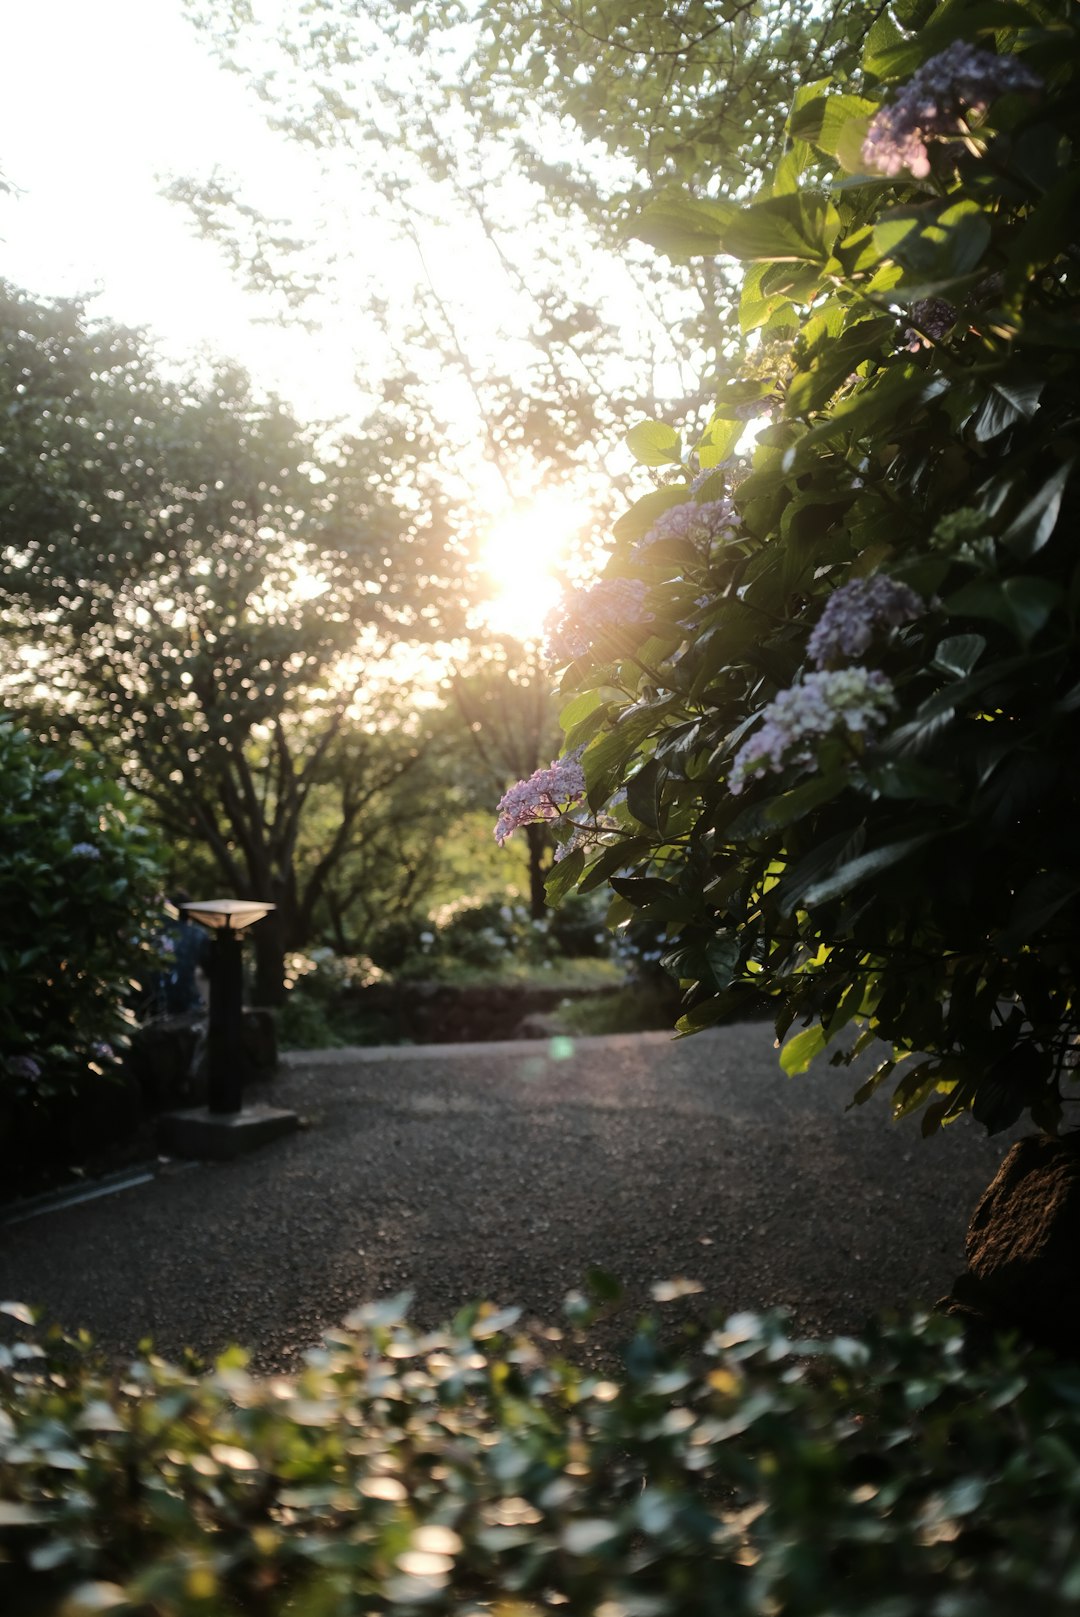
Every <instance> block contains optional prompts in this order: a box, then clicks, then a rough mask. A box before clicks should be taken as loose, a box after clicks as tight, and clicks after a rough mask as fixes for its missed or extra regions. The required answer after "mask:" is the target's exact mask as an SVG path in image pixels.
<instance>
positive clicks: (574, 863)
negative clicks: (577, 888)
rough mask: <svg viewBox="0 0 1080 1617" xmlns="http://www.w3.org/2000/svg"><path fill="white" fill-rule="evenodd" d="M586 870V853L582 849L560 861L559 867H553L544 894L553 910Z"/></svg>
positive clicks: (577, 849) (545, 883) (548, 875)
mask: <svg viewBox="0 0 1080 1617" xmlns="http://www.w3.org/2000/svg"><path fill="white" fill-rule="evenodd" d="M584 869H585V851H584V849H582V848H575V849H574V851H573V853H568V854H567V855H566V858H565V859H560V860H559V863H558V864H557V865H552V867H551V869H550V870H549V871H548V874H547V880H546V881H545V882H544V894H545V896H546V898H547V901H548V903H549V904H550V905H552V907H553V908H557V907H558V905H559V904H561V903H562V901H563V899H564V898H565V897H566V895H567V893H568V892H569V891H570V889H571V888H572V887H573V886H574V885H575V883H576V882H577V879H578V877H579V876H580V875H581V872H582V871H583V870H584Z"/></svg>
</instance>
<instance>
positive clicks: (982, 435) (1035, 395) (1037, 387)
mask: <svg viewBox="0 0 1080 1617" xmlns="http://www.w3.org/2000/svg"><path fill="white" fill-rule="evenodd" d="M1045 386H1046V378H1045V376H1027V377H1024V376H1014V375H1009V376H1002V377H997V378H996V379H995V380H994V381H992V382H991V383H990V384H989V386H988V388H987V390H986V397H985V398H984V399H983V402H982V404H981V405H980V407H979V409H978V410H977V411H976V413H975V415H974V417H973V418H972V421H971V424H970V428H969V430H970V432H971V433H972V435H973V437H974V438H975V439H976V441H977V442H978V443H989V442H990V440H991V439H992V438H997V437H998V436H999V435H1000V434H1001V433H1003V432H1004V431H1005V430H1006V428H1008V427H1011V426H1014V425H1015V423H1016V422H1017V421H1030V420H1031V418H1032V416H1033V415H1034V414H1035V411H1036V410H1037V409H1038V408H1039V398H1040V396H1041V394H1042V391H1043V389H1044V387H1045Z"/></svg>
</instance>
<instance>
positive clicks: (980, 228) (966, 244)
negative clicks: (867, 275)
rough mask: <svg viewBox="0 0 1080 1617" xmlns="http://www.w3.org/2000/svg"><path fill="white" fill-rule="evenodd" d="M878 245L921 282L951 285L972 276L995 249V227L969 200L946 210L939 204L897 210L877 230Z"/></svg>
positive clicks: (877, 226) (875, 228) (965, 199)
mask: <svg viewBox="0 0 1080 1617" xmlns="http://www.w3.org/2000/svg"><path fill="white" fill-rule="evenodd" d="M874 243H875V245H876V247H877V248H878V250H879V252H880V253H881V256H882V257H883V258H891V259H893V260H894V261H895V262H896V263H898V264H901V265H902V266H903V268H904V270H905V271H908V272H910V273H912V274H914V275H915V276H917V277H918V278H919V279H920V280H922V281H941V282H947V281H950V280H954V279H956V278H957V277H959V276H962V275H967V274H968V273H969V272H970V271H972V270H974V269H975V268H976V267H977V266H978V265H979V264H980V263H981V261H982V257H983V254H984V253H985V252H986V249H987V247H988V246H989V244H990V221H989V219H988V218H987V217H986V215H985V214H984V212H983V210H982V208H981V207H980V206H979V204H978V203H977V202H975V201H973V200H972V199H971V198H970V197H965V198H964V199H963V200H962V201H960V202H954V203H952V204H951V205H950V206H948V207H945V208H942V207H940V205H939V204H938V203H936V202H935V203H932V204H930V205H926V204H923V205H922V206H920V207H917V208H896V209H894V210H893V212H892V213H889V214H886V215H885V217H884V219H882V220H881V221H880V222H879V223H877V224H875V226H874Z"/></svg>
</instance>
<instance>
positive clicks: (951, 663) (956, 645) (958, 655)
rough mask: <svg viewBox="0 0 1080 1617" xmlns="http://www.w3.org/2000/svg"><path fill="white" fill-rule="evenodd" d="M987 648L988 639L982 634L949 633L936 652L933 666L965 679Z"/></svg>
mask: <svg viewBox="0 0 1080 1617" xmlns="http://www.w3.org/2000/svg"><path fill="white" fill-rule="evenodd" d="M985 650H986V640H985V638H984V636H983V635H981V634H952V635H947V636H946V638H945V639H944V640H942V641H941V642H940V643H939V645H938V648H937V650H936V651H935V652H934V660H933V664H932V666H933V667H934V668H940V669H941V670H942V672H943V673H946V674H956V675H958V676H959V677H960V678H961V679H963V678H966V676H967V675H968V674H970V673H971V670H972V669H973V668H974V667H975V664H976V663H977V662H978V660H979V658H980V657H981V656H982V654H983V652H984V651H985Z"/></svg>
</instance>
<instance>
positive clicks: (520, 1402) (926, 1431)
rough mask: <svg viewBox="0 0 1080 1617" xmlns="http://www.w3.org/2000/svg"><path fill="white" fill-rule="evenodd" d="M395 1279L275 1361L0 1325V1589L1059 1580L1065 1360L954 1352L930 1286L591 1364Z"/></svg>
mask: <svg viewBox="0 0 1080 1617" xmlns="http://www.w3.org/2000/svg"><path fill="white" fill-rule="evenodd" d="M685 1287H686V1283H682V1286H681V1287H680V1284H679V1283H678V1282H674V1283H671V1284H670V1285H668V1286H666V1287H657V1288H656V1295H657V1297H658V1299H666V1298H670V1297H672V1296H675V1295H677V1294H678V1293H679V1292H680V1290H681V1289H685ZM404 1301H405V1299H394V1300H391V1301H389V1302H387V1303H381V1304H377V1305H373V1306H371V1307H368V1308H365V1309H362V1310H360V1311H359V1313H358V1314H357V1315H355V1316H354V1317H353V1318H352V1319H351V1320H350V1322H349V1324H348V1327H347V1328H345V1329H342V1330H341V1331H339V1332H334V1333H332V1334H331V1335H330V1336H328V1337H327V1338H326V1340H325V1343H324V1345H323V1346H322V1347H321V1348H320V1349H318V1350H317V1351H314V1352H312V1353H310V1354H309V1355H308V1357H307V1363H306V1368H305V1369H304V1370H303V1371H302V1372H301V1373H300V1375H299V1376H297V1377H296V1378H294V1379H289V1380H285V1379H276V1380H270V1381H258V1380H256V1379H254V1378H253V1377H251V1376H250V1375H249V1374H248V1373H247V1372H246V1371H245V1369H244V1359H243V1355H242V1354H240V1353H238V1352H231V1353H229V1354H227V1355H225V1356H224V1358H223V1359H222V1360H220V1361H219V1364H218V1367H217V1369H216V1371H215V1372H214V1373H213V1374H212V1375H209V1376H205V1377H198V1376H195V1375H192V1374H189V1373H185V1372H183V1371H181V1370H178V1369H174V1368H171V1367H169V1366H168V1365H166V1364H164V1363H163V1362H162V1361H161V1360H159V1359H156V1358H153V1357H151V1356H143V1357H141V1358H140V1359H139V1360H138V1361H137V1362H136V1363H135V1364H134V1365H133V1366H131V1367H130V1368H129V1369H128V1370H127V1371H126V1372H125V1373H123V1374H122V1375H119V1376H110V1375H108V1374H104V1373H102V1372H101V1371H100V1370H96V1369H95V1368H93V1366H92V1363H91V1361H90V1359H89V1356H88V1353H87V1350H86V1348H85V1347H84V1346H81V1345H76V1344H73V1343H71V1342H70V1341H67V1340H65V1339H63V1338H62V1337H60V1336H59V1335H58V1334H55V1335H52V1336H48V1335H46V1336H45V1337H43V1338H39V1339H38V1341H39V1345H32V1344H28V1343H21V1344H20V1345H19V1346H18V1347H16V1348H14V1349H13V1350H8V1349H4V1350H3V1353H2V1358H3V1364H2V1366H0V1557H2V1559H0V1602H2V1609H3V1610H4V1611H5V1612H10V1613H12V1614H16V1613H17V1614H18V1617H30V1614H32V1613H33V1614H40V1617H45V1614H49V1613H55V1614H56V1617H60V1614H61V1613H64V1614H67V1617H71V1614H73V1613H76V1612H89V1611H94V1612H108V1611H115V1612H117V1613H118V1614H119V1613H124V1612H127V1613H129V1614H132V1617H133V1614H135V1613H138V1614H139V1617H188V1614H191V1617H196V1614H199V1617H202V1614H207V1617H209V1614H213V1617H225V1614H228V1613H253V1614H258V1617H278V1614H280V1617H285V1614H290V1617H301V1614H302V1617H360V1614H361V1613H364V1614H366V1613H375V1612H395V1613H402V1614H405V1613H413V1612H455V1613H475V1614H477V1617H479V1613H481V1612H492V1611H493V1612H498V1613H502V1614H504V1617H510V1614H511V1613H513V1614H515V1617H530V1614H536V1617H539V1614H540V1613H542V1612H545V1611H550V1610H552V1609H558V1608H563V1609H565V1610H566V1611H568V1612H570V1613H573V1614H575V1617H577V1614H582V1617H584V1614H585V1613H595V1614H602V1617H617V1614H618V1613H625V1614H627V1617H667V1614H671V1617H676V1614H677V1617H699V1614H701V1617H705V1614H708V1617H721V1614H723V1617H750V1614H754V1617H759V1614H760V1617H765V1614H781V1613H782V1614H784V1617H799V1614H811V1613H814V1614H817V1613H821V1614H824V1613H829V1614H830V1617H840V1614H852V1617H854V1614H861V1617H871V1614H873V1617H927V1614H933V1617H994V1614H1002V1617H1004V1614H1006V1613H1007V1614H1010V1617H1011V1614H1015V1613H1017V1612H1019V1611H1030V1610H1037V1611H1038V1612H1039V1613H1040V1614H1045V1617H1053V1614H1057V1613H1061V1614H1064V1613H1066V1612H1075V1611H1076V1609H1077V1602H1078V1601H1080V1544H1078V1542H1077V1535H1076V1521H1077V1512H1078V1508H1080V1372H1078V1371H1077V1370H1076V1369H1075V1368H1060V1367H1055V1366H1053V1365H1050V1364H1042V1363H1038V1362H1034V1361H1031V1360H1028V1359H1025V1358H1024V1357H1022V1356H1021V1355H1019V1354H1018V1353H1017V1352H1016V1351H1015V1350H1014V1349H1013V1348H1012V1347H1010V1346H1009V1344H1008V1343H1005V1344H1003V1345H999V1346H998V1347H997V1348H996V1349H995V1350H994V1351H993V1353H992V1354H991V1355H990V1356H989V1357H988V1358H987V1359H986V1360H985V1361H984V1362H981V1363H979V1364H977V1365H975V1366H974V1367H973V1366H972V1365H971V1364H970V1363H969V1362H967V1357H966V1353H965V1344H964V1339H963V1336H962V1333H961V1331H960V1328H959V1327H958V1326H957V1325H956V1324H954V1323H953V1322H951V1321H946V1320H943V1319H940V1318H927V1317H924V1316H917V1317H915V1318H913V1319H911V1320H909V1321H907V1322H905V1323H903V1324H899V1325H895V1326H891V1327H884V1328H880V1329H877V1330H875V1332H874V1333H873V1334H872V1335H871V1336H869V1337H868V1338H867V1339H866V1340H863V1341H856V1340H850V1339H840V1340H836V1341H832V1342H823V1343H812V1342H800V1341H794V1340H791V1339H790V1338H789V1336H788V1333H787V1330H786V1328H785V1326H784V1325H783V1323H782V1322H781V1321H780V1320H778V1319H772V1318H770V1319H764V1320H763V1319H759V1318H756V1317H753V1316H746V1315H741V1316H736V1317H734V1318H732V1319H730V1320H729V1321H728V1322H727V1324H726V1326H724V1327H723V1328H722V1329H719V1330H716V1331H715V1332H714V1333H713V1334H712V1335H711V1336H710V1337H708V1339H707V1340H706V1341H705V1343H704V1349H703V1353H702V1355H701V1358H700V1362H698V1363H695V1364H693V1365H690V1364H683V1363H678V1362H675V1361H672V1360H670V1359H669V1358H668V1357H666V1356H665V1354H664V1353H663V1352H662V1351H661V1350H660V1349H659V1348H658V1346H657V1342H656V1338H655V1335H654V1334H653V1332H652V1331H651V1330H650V1329H648V1328H646V1329H643V1330H642V1331H641V1332H640V1333H639V1335H638V1336H637V1338H636V1339H635V1340H634V1342H633V1343H632V1344H631V1346H630V1348H629V1350H628V1352H627V1355H626V1368H625V1370H623V1371H622V1372H620V1373H619V1374H617V1375H611V1376H607V1375H600V1374H595V1373H590V1372H588V1371H585V1370H582V1369H580V1368H576V1367H574V1366H573V1365H571V1364H570V1363H568V1362H566V1361H565V1360H564V1359H562V1358H560V1357H559V1351H560V1350H559V1349H558V1348H557V1347H554V1346H553V1345H552V1341H551V1337H552V1334H553V1333H551V1332H547V1333H545V1334H544V1339H543V1340H541V1339H539V1338H537V1337H534V1336H531V1335H526V1334H517V1331H516V1319H517V1315H516V1311H515V1310H506V1311H504V1312H501V1313H494V1312H491V1311H489V1310H486V1309H484V1308H474V1309H470V1310H468V1311H466V1312H464V1313H463V1314H461V1315H459V1317H458V1318H457V1319H456V1320H455V1322H454V1324H453V1325H452V1326H451V1327H449V1328H447V1329H445V1330H441V1331H436V1332H433V1333H428V1334H425V1335H422V1336H421V1335H418V1334H416V1333H415V1332H414V1331H412V1330H410V1329H409V1328H408V1327H407V1326H406V1324H405V1323H404V1319H403V1306H402V1305H403V1302H404ZM6 1306H7V1311H8V1312H11V1311H12V1309H13V1308H14V1311H15V1313H16V1315H20V1314H21V1315H22V1316H23V1317H24V1318H26V1319H27V1320H28V1321H29V1318H30V1316H29V1315H28V1314H27V1313H26V1311H25V1310H21V1309H20V1308H18V1306H17V1305H6ZM579 1309H580V1303H579Z"/></svg>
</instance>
